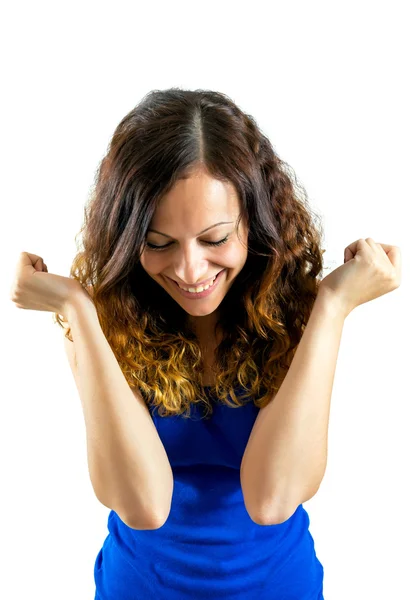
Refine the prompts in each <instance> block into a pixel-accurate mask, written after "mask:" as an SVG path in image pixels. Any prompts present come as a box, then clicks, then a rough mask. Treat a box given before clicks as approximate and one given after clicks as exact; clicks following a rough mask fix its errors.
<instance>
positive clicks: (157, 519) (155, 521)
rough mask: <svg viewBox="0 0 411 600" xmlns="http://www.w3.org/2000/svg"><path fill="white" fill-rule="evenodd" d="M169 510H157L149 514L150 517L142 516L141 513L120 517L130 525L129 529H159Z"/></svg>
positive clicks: (164, 521)
mask: <svg viewBox="0 0 411 600" xmlns="http://www.w3.org/2000/svg"><path fill="white" fill-rule="evenodd" d="M117 514H118V513H117ZM169 514H170V511H167V512H166V514H165V513H164V512H157V513H155V514H152V515H150V517H143V516H142V515H127V516H120V515H119V517H120V519H121V520H122V521H123V523H125V525H127V527H130V529H136V530H140V531H141V530H149V529H160V528H161V527H163V525H164V524H165V523H166V521H167V519H168V516H169Z"/></svg>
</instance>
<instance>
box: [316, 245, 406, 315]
mask: <svg viewBox="0 0 411 600" xmlns="http://www.w3.org/2000/svg"><path fill="white" fill-rule="evenodd" d="M400 283H401V250H400V248H399V247H398V246H389V245H388V244H377V242H374V240H373V239H372V238H367V239H365V240H364V239H363V238H361V239H359V240H357V241H356V242H353V243H352V244H350V245H349V246H347V247H346V248H345V250H344V264H343V265H341V266H340V267H338V268H337V269H334V271H332V272H331V273H329V275H327V276H326V277H324V279H322V281H321V282H320V284H319V293H322V294H325V295H331V296H332V297H333V298H334V299H335V300H336V301H337V302H338V303H340V305H341V308H342V310H343V312H344V316H347V315H348V314H349V313H350V312H351V311H352V310H353V309H354V308H355V307H356V306H359V305H360V304H364V303H365V302H369V301H370V300H374V299H375V298H378V297H379V296H383V295H384V294H387V293H388V292H392V291H393V290H395V289H397V288H398V287H399V286H400Z"/></svg>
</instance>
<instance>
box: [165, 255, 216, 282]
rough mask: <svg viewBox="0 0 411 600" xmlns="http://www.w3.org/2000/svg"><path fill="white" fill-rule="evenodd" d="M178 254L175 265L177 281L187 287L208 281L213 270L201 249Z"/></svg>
mask: <svg viewBox="0 0 411 600" xmlns="http://www.w3.org/2000/svg"><path fill="white" fill-rule="evenodd" d="M177 254H179V256H176V258H175V263H174V273H175V279H178V281H179V282H181V283H185V284H187V285H188V284H191V285H196V283H197V282H201V281H203V280H204V279H207V277H208V276H209V274H210V270H211V269H210V267H209V263H208V261H207V260H206V259H205V257H204V255H203V252H202V250H201V249H199V250H198V251H196V250H195V249H194V250H193V249H190V250H187V251H182V252H181V253H177Z"/></svg>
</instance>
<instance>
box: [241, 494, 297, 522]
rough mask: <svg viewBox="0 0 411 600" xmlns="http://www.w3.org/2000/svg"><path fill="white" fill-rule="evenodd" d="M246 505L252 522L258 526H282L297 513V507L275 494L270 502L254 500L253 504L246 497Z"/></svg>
mask: <svg viewBox="0 0 411 600" xmlns="http://www.w3.org/2000/svg"><path fill="white" fill-rule="evenodd" d="M243 497H244V505H245V508H246V510H247V513H248V515H249V517H250V519H251V520H252V521H254V523H256V524H257V525H263V526H264V525H265V526H267V525H281V524H282V523H285V521H288V519H289V518H290V517H292V515H293V514H294V513H295V511H296V508H297V507H296V505H295V504H292V503H291V502H289V501H285V500H284V499H283V497H282V496H280V495H278V494H274V495H273V496H272V498H274V500H271V501H270V502H264V503H263V502H258V501H257V499H254V502H251V501H250V500H249V499H248V497H247V496H246V495H244V493H243Z"/></svg>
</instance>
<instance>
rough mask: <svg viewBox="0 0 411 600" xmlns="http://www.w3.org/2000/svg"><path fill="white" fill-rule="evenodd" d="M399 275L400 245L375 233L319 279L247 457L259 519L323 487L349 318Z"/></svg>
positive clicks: (245, 470) (244, 470) (278, 518)
mask: <svg viewBox="0 0 411 600" xmlns="http://www.w3.org/2000/svg"><path fill="white" fill-rule="evenodd" d="M400 282H401V251H400V248H398V246H392V245H389V244H379V243H377V242H375V241H374V240H373V239H372V238H366V239H363V238H360V239H359V240H357V241H355V242H353V243H352V244H350V245H349V246H347V247H346V248H345V250H344V264H343V265H341V266H339V267H338V268H337V269H335V270H334V271H332V272H331V273H330V274H329V275H327V276H326V277H325V278H324V279H323V280H322V281H321V282H320V285H319V289H318V294H317V298H316V300H315V302H314V305H313V309H312V311H311V314H310V317H309V319H308V322H307V326H306V328H305V330H304V333H303V335H302V337H301V340H300V342H299V345H298V347H297V350H296V352H295V354H294V357H293V360H292V362H291V365H290V368H289V369H288V372H287V374H286V376H285V378H284V381H283V382H282V384H281V386H280V389H279V390H278V392H277V394H276V395H275V399H274V398H273V399H272V401H271V402H270V403H269V404H268V405H267V406H266V407H264V408H262V409H260V412H259V414H258V416H257V419H256V421H255V423H254V426H253V429H252V431H251V434H250V438H249V440H248V443H247V446H246V449H245V452H244V455H243V458H242V462H241V468H240V479H241V487H242V490H243V496H244V503H245V506H246V509H247V511H248V513H249V515H250V517H251V519H252V520H253V521H255V522H256V523H259V524H261V525H271V524H278V523H283V522H284V521H286V520H287V519H289V518H290V516H291V515H293V514H294V512H295V511H296V509H297V507H298V506H299V505H300V504H302V503H303V502H306V501H307V500H309V499H310V498H312V497H313V496H314V495H315V494H316V492H317V491H318V489H319V487H320V484H321V481H322V479H323V477H324V473H325V469H326V465H327V442H328V421H329V414H330V401H331V393H332V387H333V382H334V374H335V368H336V364H337V356H338V350H339V347H340V341H341V335H342V330H343V325H344V322H345V318H346V317H347V316H348V315H349V314H350V312H351V311H352V310H353V309H354V308H355V307H356V306H359V305H360V304H364V303H365V302H369V301H370V300H373V299H375V298H378V297H380V296H382V295H384V294H387V293H389V292H392V291H393V290H395V289H397V288H398V287H399V286H400Z"/></svg>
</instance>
